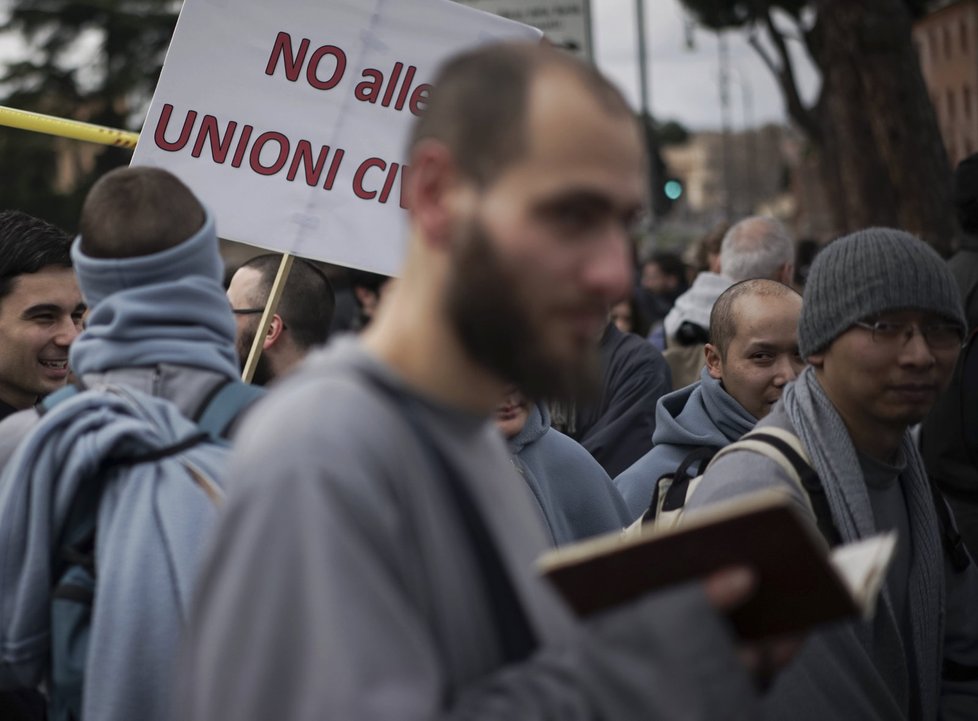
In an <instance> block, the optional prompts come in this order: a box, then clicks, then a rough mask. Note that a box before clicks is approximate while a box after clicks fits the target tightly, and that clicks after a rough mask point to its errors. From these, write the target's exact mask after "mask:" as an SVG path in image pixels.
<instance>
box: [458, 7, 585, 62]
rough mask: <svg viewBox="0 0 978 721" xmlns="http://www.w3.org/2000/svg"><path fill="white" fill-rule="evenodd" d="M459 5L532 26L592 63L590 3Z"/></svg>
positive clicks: (554, 42) (552, 40)
mask: <svg viewBox="0 0 978 721" xmlns="http://www.w3.org/2000/svg"><path fill="white" fill-rule="evenodd" d="M455 1H456V2H459V3H462V4H463V5H468V6H469V7H472V8H476V9H477V10H484V11H485V12H487V13H493V14H494V15H500V16H502V17H504V18H509V19H510V20H516V21H517V22H521V23H526V24H527V25H532V26H533V27H535V28H537V29H538V30H542V31H543V34H544V35H545V36H546V37H547V40H549V41H550V42H552V43H553V44H554V45H557V46H559V47H561V48H563V49H564V50H567V51H569V52H571V53H574V54H575V55H577V56H578V57H579V58H581V59H582V60H591V59H592V54H591V3H590V0H455Z"/></svg>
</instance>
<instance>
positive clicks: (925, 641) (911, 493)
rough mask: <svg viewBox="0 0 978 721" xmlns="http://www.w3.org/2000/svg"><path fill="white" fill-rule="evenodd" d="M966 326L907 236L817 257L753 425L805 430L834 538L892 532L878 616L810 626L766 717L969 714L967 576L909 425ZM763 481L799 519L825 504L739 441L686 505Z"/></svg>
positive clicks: (938, 265)
mask: <svg viewBox="0 0 978 721" xmlns="http://www.w3.org/2000/svg"><path fill="white" fill-rule="evenodd" d="M964 328H965V320H964V315H963V312H962V308H961V299H960V296H959V293H958V289H957V286H956V285H955V282H954V279H953V278H952V276H951V274H950V273H949V272H948V270H947V268H946V266H945V265H944V263H943V261H942V260H941V259H940V257H938V255H937V254H936V253H935V252H934V251H933V250H932V249H931V248H929V247H928V246H927V245H925V244H924V243H922V242H921V241H919V240H917V239H916V238H914V237H913V236H911V235H909V234H907V233H904V232H902V231H898V230H889V229H882V228H870V229H868V230H862V231H859V232H857V233H853V234H851V235H849V236H846V237H844V238H841V239H839V240H837V241H836V242H834V243H832V244H831V245H829V246H828V247H827V248H826V249H825V250H824V251H823V252H822V253H821V254H820V255H819V256H818V257H817V258H816V259H815V262H814V264H813V265H812V269H811V274H810V276H809V280H808V284H807V285H806V287H805V295H804V302H803V305H802V311H801V319H800V321H799V327H798V334H799V349H800V351H801V354H802V356H803V357H805V358H806V359H807V360H808V362H809V364H810V365H809V367H808V368H806V369H805V370H804V371H803V372H802V373H801V375H800V376H799V377H798V379H797V380H796V381H795V382H794V383H792V384H790V385H789V386H788V387H787V389H786V390H785V392H784V395H783V396H782V399H781V401H780V403H779V404H778V405H777V406H775V408H774V410H773V411H772V412H771V413H770V414H769V415H768V416H767V417H766V418H765V419H764V420H763V421H761V422H760V423H759V424H758V428H765V427H775V428H781V429H784V430H787V431H789V432H791V433H793V434H795V435H797V437H798V438H799V439H800V441H801V445H802V447H803V448H804V450H805V452H806V453H807V456H808V459H806V460H808V461H809V462H810V464H811V466H812V467H813V469H814V471H815V472H816V473H817V475H818V479H819V481H820V484H821V487H822V491H823V493H822V494H818V495H823V494H824V498H823V499H822V501H824V502H827V506H828V509H829V510H830V512H831V522H832V525H834V526H835V531H836V532H837V534H829V535H837V536H838V537H840V538H841V539H842V541H843V542H850V541H855V540H857V539H860V538H864V537H867V536H870V535H872V534H875V533H877V532H880V531H888V530H895V531H896V532H897V537H898V541H897V551H896V556H895V560H894V563H893V565H892V566H891V567H890V570H889V572H888V575H887V577H886V582H885V584H884V588H883V592H882V596H881V601H880V602H879V604H878V607H877V609H876V614H875V616H874V617H873V618H872V619H870V620H865V621H858V622H852V623H848V624H841V625H838V626H833V627H831V628H828V629H826V630H825V631H823V632H821V633H817V634H813V636H812V637H811V638H810V639H809V640H808V641H807V643H806V645H805V646H804V648H803V650H802V651H801V653H800V654H799V655H798V657H797V658H796V660H795V662H794V663H793V665H792V666H791V667H789V668H788V669H787V670H786V671H785V672H784V673H783V674H782V675H781V676H780V677H779V678H778V680H777V682H776V683H775V685H774V687H773V689H772V690H771V693H770V694H769V695H768V696H767V697H766V700H765V703H766V705H767V706H768V709H769V715H770V717H771V718H791V719H813V720H814V719H828V718H854V719H855V718H858V719H881V720H882V719H910V718H914V719H918V718H919V719H936V718H939V717H940V718H943V719H946V720H949V719H965V718H971V719H973V718H978V615H976V614H975V613H974V609H975V607H976V604H978V576H976V572H975V566H974V563H972V562H971V559H970V558H969V557H968V555H967V553H966V551H964V548H963V546H961V545H960V539H955V536H956V531H955V530H954V528H953V526H952V525H951V521H950V516H949V513H948V512H947V508H946V506H945V505H944V501H943V499H941V498H940V496H939V494H937V493H936V491H934V490H933V489H932V486H931V485H930V482H929V480H928V478H927V475H926V472H925V471H924V467H923V463H922V461H921V458H920V454H919V452H918V451H917V449H916V447H915V445H914V443H913V441H912V439H911V436H910V433H909V428H910V427H911V426H913V425H914V424H916V423H919V422H920V421H921V420H922V419H923V418H924V416H925V415H926V414H927V412H928V411H929V410H930V408H931V406H932V405H933V404H934V402H935V401H936V400H937V397H938V395H939V394H940V393H941V391H943V390H944V388H946V387H947V384H948V382H949V380H950V377H951V373H952V370H953V369H954V364H955V361H956V360H957V357H958V353H959V352H960V347H961V342H962V339H963V336H964ZM772 487H776V488H779V489H781V490H783V491H786V492H787V493H788V494H790V495H791V496H792V497H793V498H794V499H795V500H796V501H797V502H798V507H799V508H800V509H801V510H802V512H803V513H805V514H808V515H809V516H814V513H813V511H812V507H813V506H812V503H811V501H812V500H814V501H815V502H816V504H818V505H821V501H820V500H819V499H817V498H815V493H812V495H811V497H809V496H808V494H806V491H804V490H802V488H801V486H800V485H798V484H797V483H796V482H793V481H792V480H790V479H789V477H788V476H787V474H786V473H785V472H784V471H783V470H782V468H781V466H779V465H778V464H777V463H776V462H775V461H773V460H771V459H770V458H768V457H767V456H764V455H761V454H759V453H756V452H753V451H748V450H737V451H733V452H730V453H729V454H728V455H725V456H723V457H720V458H719V459H718V461H717V462H716V463H715V464H714V465H713V466H711V468H710V469H709V470H708V471H707V472H706V475H705V477H704V479H703V481H702V484H701V485H700V487H699V488H697V490H696V492H695V493H694V494H693V496H692V498H691V499H690V501H689V502H688V503H687V508H689V509H692V508H696V507H701V506H704V505H708V504H711V503H714V502H717V501H720V500H723V499H726V498H730V497H732V496H735V495H738V494H742V493H745V492H749V491H755V490H759V489H762V488H772ZM774 540H776V539H772V541H774ZM955 541H957V543H955Z"/></svg>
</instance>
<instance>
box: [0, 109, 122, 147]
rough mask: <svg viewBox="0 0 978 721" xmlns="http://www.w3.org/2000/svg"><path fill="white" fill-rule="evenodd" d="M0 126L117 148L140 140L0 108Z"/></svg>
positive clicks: (101, 128) (89, 125) (96, 127)
mask: <svg viewBox="0 0 978 721" xmlns="http://www.w3.org/2000/svg"><path fill="white" fill-rule="evenodd" d="M0 125H6V126H9V127H11V128H20V129H21V130H33V131H34V132H35V133H47V134H48V135H57V136H60V137H62V138H74V139H75V140H87V141H88V142H90V143H101V144H102V145H114V146H116V147H118V148H135V147H136V143H137V142H138V141H139V133H132V132H129V131H128V130H115V129H114V128H106V127H104V126H102V125H93V124H92V123H83V122H81V121H79V120H66V119H64V118H56V117H54V116H53V115H43V114H41V113H32V112H30V111H28V110H16V109H14V108H7V107H3V106H2V105H0Z"/></svg>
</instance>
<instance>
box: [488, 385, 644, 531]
mask: <svg viewBox="0 0 978 721" xmlns="http://www.w3.org/2000/svg"><path fill="white" fill-rule="evenodd" d="M496 426H497V427H498V428H499V430H500V432H501V433H502V434H503V437H504V438H505V439H506V446H507V448H509V452H510V453H512V454H513V465H515V466H516V470H518V471H519V472H520V475H521V476H522V477H523V480H524V481H526V485H527V486H528V487H529V488H530V492H531V493H532V494H533V500H534V501H535V504H534V505H535V506H536V508H537V510H538V511H539V512H540V515H541V516H542V518H543V522H544V525H545V526H546V527H547V530H548V531H549V533H550V540H551V541H552V542H553V544H554V545H555V546H559V545H561V544H563V543H570V542H571V541H579V540H581V539H583V538H587V537H588V536H595V535H597V534H599V533H607V532H608V531H617V530H621V528H623V527H624V526H625V525H627V522H628V513H627V510H626V509H625V502H624V501H623V500H622V498H621V494H620V493H618V491H616V490H615V487H614V485H612V483H611V479H610V478H609V477H608V474H607V473H605V472H604V469H603V468H602V467H601V465H600V464H599V463H598V462H597V461H596V460H594V458H592V457H591V454H590V453H588V452H587V450H586V449H585V448H584V447H583V446H582V445H580V444H579V443H577V442H576V441H574V440H573V439H572V438H569V437H567V436H565V435H564V434H563V433H561V432H560V431H558V430H555V429H553V428H551V427H550V411H549V410H548V409H547V406H546V404H543V403H533V402H531V401H530V400H529V399H527V398H526V397H525V396H524V395H523V394H522V393H520V391H519V390H518V389H517V388H511V389H510V390H509V391H507V393H506V396H505V397H504V398H503V400H502V402H501V403H500V404H499V405H498V406H497V407H496Z"/></svg>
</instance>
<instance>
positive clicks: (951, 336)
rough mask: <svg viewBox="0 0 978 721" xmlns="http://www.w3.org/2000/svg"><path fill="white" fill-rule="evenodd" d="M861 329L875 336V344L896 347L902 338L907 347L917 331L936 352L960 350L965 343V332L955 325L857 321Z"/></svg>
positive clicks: (856, 323)
mask: <svg viewBox="0 0 978 721" xmlns="http://www.w3.org/2000/svg"><path fill="white" fill-rule="evenodd" d="M854 325H856V326H857V327H859V328H863V329H865V330H868V331H870V332H871V333H872V334H873V342H874V343H886V344H890V345H894V344H895V343H897V342H898V341H899V340H900V339H901V338H902V339H903V344H904V345H905V344H906V343H907V342H908V341H909V340H910V339H911V338H913V334H914V332H915V331H916V332H917V333H920V335H922V336H923V337H924V341H925V342H926V343H927V345H929V346H930V347H931V348H934V349H935V350H950V349H951V348H960V347H961V343H962V342H963V341H964V332H963V331H962V330H961V327H960V326H957V325H955V324H953V323H928V324H927V325H920V324H919V323H912V322H905V323H897V322H894V321H889V320H878V321H875V322H873V323H867V322H865V321H856V322H855V323H854Z"/></svg>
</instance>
